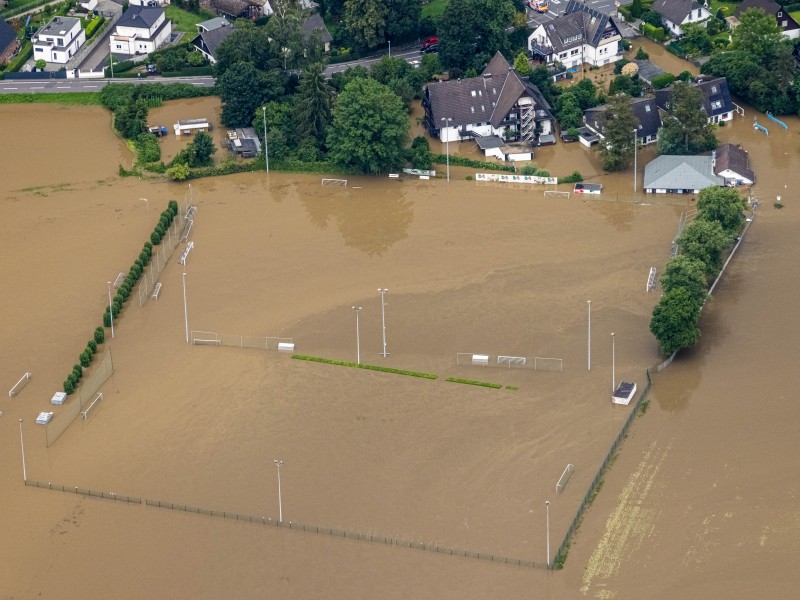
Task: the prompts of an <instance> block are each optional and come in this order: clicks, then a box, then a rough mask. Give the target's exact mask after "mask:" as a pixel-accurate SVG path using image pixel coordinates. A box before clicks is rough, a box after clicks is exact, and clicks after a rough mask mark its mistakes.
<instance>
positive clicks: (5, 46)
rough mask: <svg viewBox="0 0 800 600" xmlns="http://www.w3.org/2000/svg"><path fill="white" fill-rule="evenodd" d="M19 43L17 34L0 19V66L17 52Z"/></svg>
mask: <svg viewBox="0 0 800 600" xmlns="http://www.w3.org/2000/svg"><path fill="white" fill-rule="evenodd" d="M19 47H20V41H19V38H18V37H17V32H16V31H14V29H13V28H12V27H11V25H9V24H8V23H6V21H5V19H0V65H4V64H6V63H7V62H9V61H10V60H11V58H12V57H13V56H14V55H15V54H16V53H17V50H19Z"/></svg>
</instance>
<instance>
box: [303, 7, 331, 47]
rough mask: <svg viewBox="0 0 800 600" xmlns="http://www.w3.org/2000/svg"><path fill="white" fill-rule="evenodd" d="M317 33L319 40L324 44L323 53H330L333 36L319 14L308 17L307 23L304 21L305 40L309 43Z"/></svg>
mask: <svg viewBox="0 0 800 600" xmlns="http://www.w3.org/2000/svg"><path fill="white" fill-rule="evenodd" d="M315 31H316V32H318V33H319V39H320V41H321V42H322V51H323V52H330V51H331V42H332V41H333V36H332V35H331V32H330V31H328V28H327V27H326V26H325V21H323V20H322V17H320V16H319V14H318V13H312V14H310V15H309V16H308V17H306V19H305V21H303V25H302V32H303V39H304V40H306V42H308V40H309V38H310V37H311V35H312V34H313V33H314V32H315Z"/></svg>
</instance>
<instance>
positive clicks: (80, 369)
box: [72, 364, 83, 380]
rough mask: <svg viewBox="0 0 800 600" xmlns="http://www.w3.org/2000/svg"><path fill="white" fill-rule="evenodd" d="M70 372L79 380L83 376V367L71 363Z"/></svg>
mask: <svg viewBox="0 0 800 600" xmlns="http://www.w3.org/2000/svg"><path fill="white" fill-rule="evenodd" d="M72 373H73V374H74V375H75V377H77V378H78V380H80V378H81V377H83V367H82V366H80V365H77V364H76V365H72Z"/></svg>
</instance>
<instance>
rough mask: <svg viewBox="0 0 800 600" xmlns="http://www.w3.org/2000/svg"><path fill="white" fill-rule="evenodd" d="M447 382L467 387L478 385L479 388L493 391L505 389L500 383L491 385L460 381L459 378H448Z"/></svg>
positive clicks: (470, 380)
mask: <svg viewBox="0 0 800 600" xmlns="http://www.w3.org/2000/svg"><path fill="white" fill-rule="evenodd" d="M445 381H449V382H450V383H463V384H465V385H477V386H478V387H486V388H492V389H493V390H499V389H501V388H502V387H503V386H502V385H501V384H499V383H489V382H488V381H478V380H476V379H459V378H458V377H448V378H447V379H445Z"/></svg>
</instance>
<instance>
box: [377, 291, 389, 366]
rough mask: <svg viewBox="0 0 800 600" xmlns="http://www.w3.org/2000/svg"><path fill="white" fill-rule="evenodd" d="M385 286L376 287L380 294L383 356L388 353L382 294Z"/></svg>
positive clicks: (384, 292)
mask: <svg viewBox="0 0 800 600" xmlns="http://www.w3.org/2000/svg"><path fill="white" fill-rule="evenodd" d="M388 291H389V290H387V289H386V288H378V293H379V294H380V295H381V326H382V327H383V358H386V356H387V355H388V354H389V353H388V352H386V311H385V308H384V307H385V303H384V299H383V297H384V295H385V294H386V293H387V292H388Z"/></svg>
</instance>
